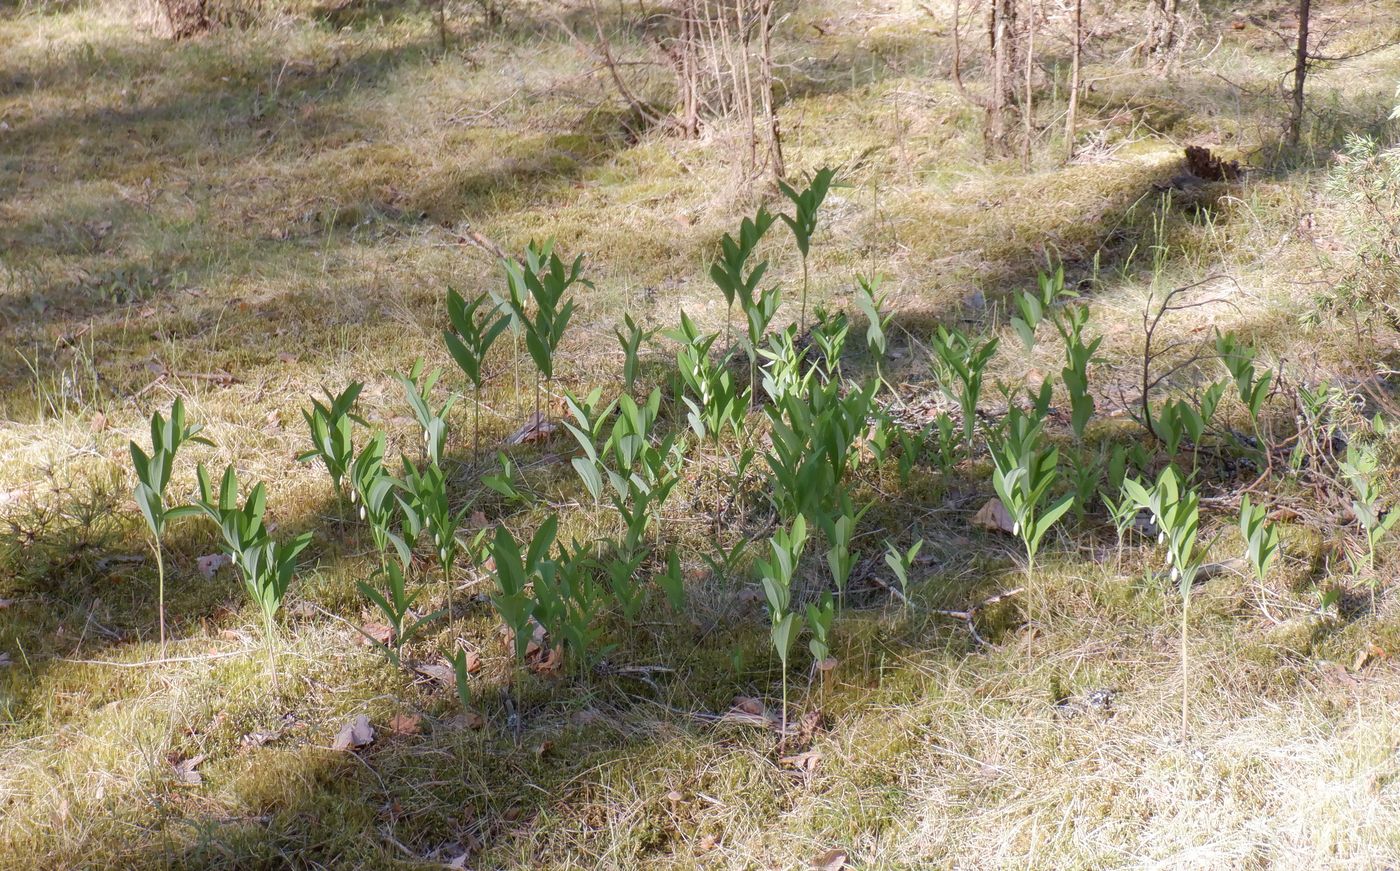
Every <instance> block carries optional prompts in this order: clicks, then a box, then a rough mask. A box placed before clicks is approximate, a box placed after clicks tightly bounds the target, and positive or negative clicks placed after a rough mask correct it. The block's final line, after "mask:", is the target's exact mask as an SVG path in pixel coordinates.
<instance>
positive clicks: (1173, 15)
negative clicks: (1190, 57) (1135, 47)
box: [1142, 0, 1185, 67]
mask: <svg viewBox="0 0 1400 871" xmlns="http://www.w3.org/2000/svg"><path fill="white" fill-rule="evenodd" d="M1184 29H1185V28H1184V26H1183V22H1182V17H1181V9H1180V0H1149V3H1148V7H1147V35H1146V37H1144V38H1143V41H1142V54H1143V56H1144V57H1147V58H1149V59H1151V60H1152V61H1153V62H1154V63H1156V64H1158V65H1159V66H1163V67H1166V66H1170V65H1171V64H1172V63H1173V62H1174V61H1175V60H1176V55H1177V50H1178V49H1179V48H1180V47H1181V40H1182V37H1183V36H1184V33H1183V30H1184Z"/></svg>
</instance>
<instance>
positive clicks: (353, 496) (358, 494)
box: [350, 489, 360, 505]
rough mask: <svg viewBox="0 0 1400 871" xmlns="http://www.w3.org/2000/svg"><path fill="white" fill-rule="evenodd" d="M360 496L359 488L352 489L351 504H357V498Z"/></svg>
mask: <svg viewBox="0 0 1400 871" xmlns="http://www.w3.org/2000/svg"><path fill="white" fill-rule="evenodd" d="M358 498H360V491H359V490H354V489H352V490H351V491H350V504H351V505H354V504H355V500H356V499H358Z"/></svg>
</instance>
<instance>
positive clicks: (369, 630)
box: [360, 623, 394, 647]
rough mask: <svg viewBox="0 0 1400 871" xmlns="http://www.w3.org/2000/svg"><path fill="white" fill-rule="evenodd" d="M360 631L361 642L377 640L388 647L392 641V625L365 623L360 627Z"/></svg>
mask: <svg viewBox="0 0 1400 871" xmlns="http://www.w3.org/2000/svg"><path fill="white" fill-rule="evenodd" d="M360 633H361V635H360V643H361V644H373V643H375V642H378V643H380V644H382V645H384V646H385V647H388V646H389V645H390V644H393V643H394V627H392V626H390V625H389V624H387V623H366V624H365V625H364V626H362V627H360Z"/></svg>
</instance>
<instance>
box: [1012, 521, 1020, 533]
mask: <svg viewBox="0 0 1400 871" xmlns="http://www.w3.org/2000/svg"><path fill="white" fill-rule="evenodd" d="M1011 534H1012V535H1020V534H1021V521H1019V520H1018V521H1016V522H1015V523H1013V524H1011Z"/></svg>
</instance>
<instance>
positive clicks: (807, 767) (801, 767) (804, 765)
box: [778, 750, 822, 773]
mask: <svg viewBox="0 0 1400 871" xmlns="http://www.w3.org/2000/svg"><path fill="white" fill-rule="evenodd" d="M778 761H779V762H781V763H782V764H784V765H786V766H787V767H789V768H795V769H797V770H798V771H803V772H807V773H811V772H813V771H816V770H817V766H819V765H821V764H822V754H821V751H820V750H808V751H807V752H806V753H797V754H794V755H792V756H784V757H782V758H781V759H779V760H778Z"/></svg>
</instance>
